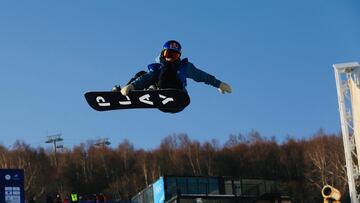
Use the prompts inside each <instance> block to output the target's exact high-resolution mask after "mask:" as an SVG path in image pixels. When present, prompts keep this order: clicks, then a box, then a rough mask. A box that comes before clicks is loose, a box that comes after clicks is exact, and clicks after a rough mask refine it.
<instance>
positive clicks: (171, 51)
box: [112, 40, 232, 96]
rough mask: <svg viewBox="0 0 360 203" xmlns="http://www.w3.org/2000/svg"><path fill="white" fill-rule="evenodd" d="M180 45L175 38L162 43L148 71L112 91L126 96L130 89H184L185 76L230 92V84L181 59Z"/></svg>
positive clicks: (140, 73)
mask: <svg viewBox="0 0 360 203" xmlns="http://www.w3.org/2000/svg"><path fill="white" fill-rule="evenodd" d="M181 51H182V50H181V45H180V43H179V42H177V41H175V40H169V41H167V42H166V43H165V44H164V45H163V49H162V51H161V53H160V56H159V58H158V59H159V62H158V63H152V64H150V65H148V69H149V71H148V72H146V73H145V72H144V71H142V72H139V73H137V75H138V76H136V75H135V78H132V80H130V81H129V83H128V84H127V85H126V86H125V87H123V88H120V87H119V86H115V87H114V88H113V89H112V90H113V91H120V92H121V94H123V95H124V96H127V95H128V94H129V92H130V91H132V90H142V89H147V88H149V87H150V86H156V88H159V89H166V88H173V89H181V90H184V91H186V84H187V81H186V78H191V79H193V80H194V81H196V82H204V83H205V84H208V85H211V86H213V87H216V88H218V89H219V91H220V92H221V93H222V94H223V93H225V92H227V93H231V91H232V89H231V86H230V85H228V84H227V83H225V82H222V81H220V80H218V79H217V78H216V77H214V76H212V75H210V74H208V73H206V72H204V71H202V70H200V69H198V68H196V67H195V66H194V65H193V64H192V63H190V62H189V60H188V59H187V58H184V59H181V58H180V57H181Z"/></svg>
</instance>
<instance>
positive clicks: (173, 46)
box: [163, 40, 181, 54]
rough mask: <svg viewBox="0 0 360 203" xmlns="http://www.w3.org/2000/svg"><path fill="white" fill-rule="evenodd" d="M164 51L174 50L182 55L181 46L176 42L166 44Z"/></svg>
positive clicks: (170, 41) (171, 41)
mask: <svg viewBox="0 0 360 203" xmlns="http://www.w3.org/2000/svg"><path fill="white" fill-rule="evenodd" d="M163 50H174V51H176V52H178V53H180V54H181V44H180V43H179V42H177V41H175V40H169V41H167V42H165V44H164V46H163Z"/></svg>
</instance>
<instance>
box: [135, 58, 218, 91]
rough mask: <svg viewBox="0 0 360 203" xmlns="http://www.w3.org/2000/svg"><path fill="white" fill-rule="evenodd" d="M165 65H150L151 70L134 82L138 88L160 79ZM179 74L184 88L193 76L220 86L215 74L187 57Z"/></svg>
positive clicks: (195, 78)
mask: <svg viewBox="0 0 360 203" xmlns="http://www.w3.org/2000/svg"><path fill="white" fill-rule="evenodd" d="M162 67H163V65H162V64H161V63H153V64H150V65H148V69H149V72H148V73H146V74H145V75H143V76H142V77H140V78H138V79H136V80H135V81H134V82H133V83H132V84H133V85H134V88H135V89H136V90H140V89H144V88H148V87H149V86H150V85H152V84H155V83H157V82H158V80H159V75H160V72H161V68H162ZM177 75H178V77H179V79H180V80H181V82H182V83H183V87H184V90H185V88H186V84H187V82H186V79H187V78H191V79H193V80H194V81H196V82H203V83H205V84H208V85H211V86H214V87H216V88H218V87H219V86H220V83H221V81H220V80H218V79H216V78H215V77H214V76H212V75H210V74H208V73H206V72H205V71H202V70H200V69H198V68H196V67H195V66H194V64H192V63H190V62H189V61H188V59H187V58H185V59H182V60H181V62H180V65H179V68H178V71H177Z"/></svg>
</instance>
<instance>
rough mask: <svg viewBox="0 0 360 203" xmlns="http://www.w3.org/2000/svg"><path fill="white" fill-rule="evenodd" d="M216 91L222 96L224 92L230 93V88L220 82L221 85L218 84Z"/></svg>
mask: <svg viewBox="0 0 360 203" xmlns="http://www.w3.org/2000/svg"><path fill="white" fill-rule="evenodd" d="M218 89H219V92H220V93H221V94H224V93H225V92H227V93H231V86H230V85H228V84H226V83H224V82H221V83H220V86H219V88H218Z"/></svg>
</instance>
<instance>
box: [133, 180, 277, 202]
mask: <svg viewBox="0 0 360 203" xmlns="http://www.w3.org/2000/svg"><path fill="white" fill-rule="evenodd" d="M160 179H163V183H164V184H163V185H161V187H163V188H162V189H161V190H163V191H164V193H165V200H164V199H163V198H162V200H161V202H158V201H159V200H155V201H154V199H158V198H154V191H153V187H154V188H156V187H155V186H154V185H156V182H155V183H154V185H151V186H149V187H148V188H146V189H145V190H143V191H142V192H140V193H139V194H138V195H136V196H135V197H134V198H133V199H132V202H133V203H164V202H173V201H174V198H175V199H176V198H181V199H182V200H184V198H185V199H186V198H187V199H188V200H189V201H190V199H191V198H192V201H195V200H196V199H198V200H200V199H203V198H212V199H214V198H222V197H223V200H224V201H225V199H224V198H225V197H226V198H227V199H228V200H229V198H230V199H231V198H233V199H237V198H240V199H241V198H254V199H256V198H257V197H260V196H262V195H264V194H269V193H277V194H278V193H279V191H278V188H279V187H278V183H277V182H276V181H272V180H261V179H240V178H234V177H183V176H165V177H161V178H160ZM160 179H159V180H160ZM159 180H158V181H159ZM158 181H157V182H158ZM155 190H160V189H159V188H157V189H155ZM189 197H191V198H190V199H189ZM199 197H200V199H199ZM170 200H171V201H170ZM195 202H196V201H195ZM197 202H199V201H197Z"/></svg>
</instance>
